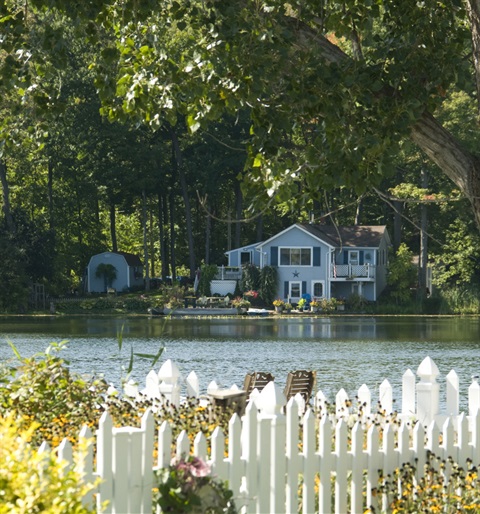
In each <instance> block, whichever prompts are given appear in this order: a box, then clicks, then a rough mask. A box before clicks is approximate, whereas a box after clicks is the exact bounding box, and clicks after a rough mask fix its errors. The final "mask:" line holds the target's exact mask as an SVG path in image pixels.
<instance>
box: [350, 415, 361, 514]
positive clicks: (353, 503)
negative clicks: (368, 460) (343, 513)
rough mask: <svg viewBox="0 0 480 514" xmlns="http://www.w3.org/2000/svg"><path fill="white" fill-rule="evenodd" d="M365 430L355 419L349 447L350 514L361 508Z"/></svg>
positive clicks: (356, 513) (357, 512) (355, 513)
mask: <svg viewBox="0 0 480 514" xmlns="http://www.w3.org/2000/svg"><path fill="white" fill-rule="evenodd" d="M364 434H365V431H364V430H363V428H362V424H361V423H360V422H359V421H357V422H356V423H355V425H354V426H353V429H352V448H351V461H350V462H351V472H352V480H351V486H350V488H351V490H350V510H351V512H352V514H360V513H362V512H363V511H364V509H363V469H364V467H365V464H364V460H365V459H364V453H363V439H364Z"/></svg>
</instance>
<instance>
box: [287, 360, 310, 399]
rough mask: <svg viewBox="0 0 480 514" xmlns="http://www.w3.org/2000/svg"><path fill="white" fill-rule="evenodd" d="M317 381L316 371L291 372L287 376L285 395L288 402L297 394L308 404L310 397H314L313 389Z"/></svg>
mask: <svg viewBox="0 0 480 514" xmlns="http://www.w3.org/2000/svg"><path fill="white" fill-rule="evenodd" d="M316 380H317V372H316V371H307V370H303V369H301V370H297V371H291V372H290V373H289V374H288V375H287V385H286V386H285V389H284V394H285V396H286V398H287V402H288V400H290V398H293V397H294V396H295V395H296V394H297V393H300V394H301V395H302V396H303V398H304V400H305V404H308V402H309V401H310V397H311V396H312V393H313V389H314V387H315V383H316Z"/></svg>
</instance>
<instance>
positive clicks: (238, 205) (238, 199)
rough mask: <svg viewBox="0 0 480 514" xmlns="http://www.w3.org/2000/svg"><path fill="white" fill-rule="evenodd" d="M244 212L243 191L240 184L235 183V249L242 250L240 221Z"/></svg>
mask: <svg viewBox="0 0 480 514" xmlns="http://www.w3.org/2000/svg"><path fill="white" fill-rule="evenodd" d="M242 212H243V195H242V189H241V187H240V182H239V181H235V220H236V223H235V240H234V243H233V244H234V248H240V244H241V242H240V241H241V234H242V224H241V223H240V222H239V221H238V220H240V219H242Z"/></svg>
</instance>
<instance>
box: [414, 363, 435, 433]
mask: <svg viewBox="0 0 480 514" xmlns="http://www.w3.org/2000/svg"><path fill="white" fill-rule="evenodd" d="M439 374H440V372H439V370H438V367H437V365H436V364H435V362H433V360H432V359H431V358H430V357H425V359H423V361H422V363H421V364H420V366H418V369H417V375H418V376H419V377H420V382H419V383H418V384H417V419H418V421H420V422H421V423H422V424H423V425H430V423H431V421H432V420H434V419H435V416H437V415H438V412H439V403H440V386H439V384H438V383H437V377H438V375H439Z"/></svg>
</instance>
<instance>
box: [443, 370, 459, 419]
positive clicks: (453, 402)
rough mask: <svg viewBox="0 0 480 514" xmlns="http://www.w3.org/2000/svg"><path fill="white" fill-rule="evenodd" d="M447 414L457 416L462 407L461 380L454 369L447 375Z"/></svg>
mask: <svg viewBox="0 0 480 514" xmlns="http://www.w3.org/2000/svg"><path fill="white" fill-rule="evenodd" d="M446 399H447V402H446V403H447V411H446V412H445V414H446V415H447V416H457V415H458V413H459V407H460V380H459V379H458V375H457V373H456V372H455V371H454V370H453V369H452V370H451V371H450V373H449V374H448V375H447V398H446Z"/></svg>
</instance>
